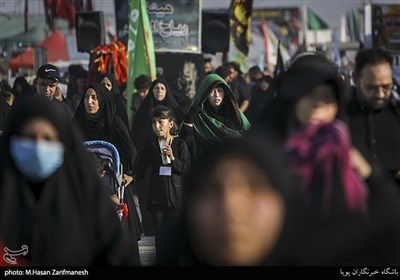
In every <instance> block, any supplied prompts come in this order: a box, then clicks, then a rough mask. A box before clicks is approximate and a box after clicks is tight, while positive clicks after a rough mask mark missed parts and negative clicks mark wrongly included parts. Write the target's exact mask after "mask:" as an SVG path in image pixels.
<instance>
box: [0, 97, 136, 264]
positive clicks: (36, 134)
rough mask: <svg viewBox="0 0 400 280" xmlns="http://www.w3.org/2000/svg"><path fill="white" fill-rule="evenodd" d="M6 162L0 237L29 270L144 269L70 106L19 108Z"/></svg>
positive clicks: (10, 126)
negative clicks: (23, 251) (19, 253)
mask: <svg viewBox="0 0 400 280" xmlns="http://www.w3.org/2000/svg"><path fill="white" fill-rule="evenodd" d="M0 155H1V158H0V161H1V164H0V202H1V203H0V236H1V238H2V240H3V242H4V245H5V247H7V248H8V249H9V250H21V249H26V254H25V255H24V256H23V257H24V260H23V262H25V263H27V264H30V265H47V266H57V265H64V266H87V265H139V264H140V262H139V259H137V258H136V256H135V254H134V251H133V250H132V248H133V244H132V243H131V242H130V241H129V240H128V239H127V236H126V235H125V233H124V231H123V230H122V227H121V225H120V222H119V220H118V217H117V215H116V214H115V209H114V207H113V206H112V204H111V203H110V199H109V198H108V197H107V194H106V193H105V191H104V189H102V188H101V187H100V186H101V182H100V180H99V178H98V176H97V174H96V172H95V170H94V166H93V164H92V163H91V159H90V158H89V156H88V154H87V152H86V151H85V149H84V147H83V145H82V139H81V137H80V134H79V133H78V131H77V130H76V128H75V127H74V126H73V124H72V123H71V121H70V118H69V117H68V113H67V112H66V111H65V108H64V107H63V106H59V105H58V104H56V103H54V102H50V101H48V100H46V99H44V98H41V97H38V98H34V99H23V100H20V102H18V103H17V104H16V105H15V107H14V108H13V110H12V111H11V113H10V116H9V119H8V122H7V127H6V130H5V131H4V135H3V137H2V141H1V144H0ZM21 257H22V256H21ZM17 262H18V258H17Z"/></svg>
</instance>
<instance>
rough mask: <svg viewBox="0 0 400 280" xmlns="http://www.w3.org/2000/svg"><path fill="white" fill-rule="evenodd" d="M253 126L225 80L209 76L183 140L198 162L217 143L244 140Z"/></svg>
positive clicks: (185, 125) (187, 120) (201, 87)
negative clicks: (233, 138)
mask: <svg viewBox="0 0 400 280" xmlns="http://www.w3.org/2000/svg"><path fill="white" fill-rule="evenodd" d="M250 127H251V126H250V123H249V121H248V120H247V118H246V116H245V115H244V114H243V113H242V112H241V111H240V110H239V107H238V105H237V101H236V99H235V97H234V95H233V93H232V91H231V89H230V88H229V86H228V85H227V84H226V82H225V80H224V79H223V78H221V77H220V76H219V75H217V74H209V75H206V76H204V77H203V78H202V79H201V80H200V82H199V85H198V88H197V95H196V96H195V98H194V100H193V103H192V105H191V106H190V108H189V111H188V113H187V115H186V118H185V121H184V122H183V126H182V128H181V137H182V138H183V139H185V141H186V143H187V144H188V146H189V149H190V150H191V153H192V159H193V160H194V161H195V162H197V161H198V160H200V159H201V158H202V157H203V156H205V155H206V154H207V150H208V148H209V147H210V146H211V145H213V144H214V143H216V142H219V141H223V140H224V139H227V138H232V137H240V136H242V134H243V132H245V131H246V130H249V129H250Z"/></svg>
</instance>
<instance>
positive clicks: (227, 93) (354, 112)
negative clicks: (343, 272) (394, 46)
mask: <svg viewBox="0 0 400 280" xmlns="http://www.w3.org/2000/svg"><path fill="white" fill-rule="evenodd" d="M204 67H205V75H204V76H203V77H201V78H200V79H199V81H197V93H196V95H195V97H194V98H193V99H192V100H186V99H184V98H182V97H181V96H176V94H175V93H174V92H172V91H171V90H170V89H169V86H168V83H167V81H165V80H164V79H163V78H162V77H161V76H158V77H157V78H156V79H155V80H153V81H152V80H151V79H150V77H148V76H145V75H141V76H139V77H137V78H136V79H135V81H134V86H135V89H136V92H135V93H134V94H133V98H132V102H131V103H130V104H128V102H127V93H126V84H125V85H124V84H123V85H118V84H117V82H116V79H115V77H114V75H113V74H112V73H106V74H101V75H98V77H97V78H96V80H95V82H92V83H90V84H87V77H88V73H87V71H86V70H85V69H84V68H82V67H81V66H79V65H71V66H70V67H69V69H68V70H69V71H68V76H67V77H66V78H67V80H65V79H64V78H65V77H64V78H62V77H60V73H59V70H58V69H57V67H55V66H54V65H51V64H45V65H42V66H41V67H40V68H39V69H38V71H37V77H36V81H35V85H33V86H32V85H30V84H29V83H28V82H27V81H26V79H25V78H24V77H22V76H21V77H17V78H16V79H15V81H14V83H13V85H12V87H11V86H10V85H8V84H7V82H6V81H2V86H1V95H0V130H1V136H0V247H1V248H2V249H4V250H2V252H3V251H4V252H5V255H4V258H3V263H2V264H4V265H9V264H10V263H9V262H7V263H5V262H4V260H10V259H11V260H13V261H14V262H15V263H16V264H18V265H40V266H59V265H62V266H69V265H72V266H90V265H97V266H99V265H101V266H140V265H141V260H140V255H139V249H138V241H139V240H140V239H141V238H142V237H143V236H145V235H154V236H155V244H156V245H155V248H156V260H155V262H154V265H156V266H264V265H266V266H303V265H306V266H310V265H311V266H332V265H333V266H398V265H400V197H399V195H400V193H399V191H400V189H399V187H400V186H399V184H400V111H399V100H398V95H397V92H396V86H397V84H396V80H395V79H394V78H393V72H392V71H393V58H392V56H391V54H390V53H389V52H387V51H385V50H383V49H363V50H359V51H358V53H357V55H356V58H355V68H354V69H353V72H352V73H353V75H352V76H351V79H346V80H345V79H343V77H342V76H341V75H340V73H338V71H337V67H336V66H335V65H334V63H333V62H332V61H331V60H330V59H329V58H328V57H327V56H325V55H324V54H321V53H316V52H308V53H303V54H301V55H299V56H297V57H294V58H292V60H291V61H290V64H289V65H288V68H287V70H285V71H282V72H281V73H279V75H277V76H276V77H271V75H269V73H268V72H266V71H263V70H262V69H260V68H259V67H258V66H253V67H251V68H250V69H249V71H248V73H243V72H242V71H241V69H240V65H239V64H237V63H236V62H230V63H226V64H223V65H221V66H219V67H218V68H216V69H214V68H213V67H212V64H211V63H210V61H209V60H205V61H204ZM349 80H351V83H349V82H348V81H349ZM127 107H130V108H128V109H130V110H131V111H132V118H131V119H129V118H128V114H127ZM88 140H103V141H107V142H109V143H111V144H113V145H114V146H115V147H116V148H117V150H118V152H119V155H120V161H121V163H122V166H123V173H124V174H123V180H124V185H125V187H124V189H125V195H124V205H125V208H124V211H125V212H124V217H123V218H122V219H119V218H118V213H117V211H116V209H117V208H118V207H119V206H120V201H119V200H118V198H117V199H115V197H116V193H115V190H114V188H111V187H110V186H107V185H106V184H107V183H105V182H107V181H105V180H103V179H102V178H103V176H104V174H105V172H106V168H105V163H104V162H103V161H102V160H101V159H99V157H96V156H93V154H91V153H90V152H88V151H87V150H86V148H85V147H84V145H83V144H82V143H83V141H88ZM108 171H109V170H108ZM22 249H26V253H24V254H22V255H21V254H20V255H15V256H12V255H8V254H9V252H11V251H18V250H22ZM6 255H7V256H6ZM6 257H8V258H6Z"/></svg>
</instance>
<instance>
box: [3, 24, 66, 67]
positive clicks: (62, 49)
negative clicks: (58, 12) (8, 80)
mask: <svg viewBox="0 0 400 280" xmlns="http://www.w3.org/2000/svg"><path fill="white" fill-rule="evenodd" d="M36 46H37V47H45V48H46V49H47V62H48V63H52V62H55V61H57V60H69V56H68V49H67V44H66V41H65V38H64V36H63V35H62V33H61V32H59V31H54V32H53V33H52V34H50V36H49V37H47V38H46V39H44V40H43V41H41V42H39V43H37V44H36ZM33 53H34V48H28V49H27V50H26V51H25V52H23V53H21V54H19V55H18V56H16V57H14V58H13V59H11V60H10V62H9V63H8V66H9V67H10V68H11V69H12V70H18V68H33V67H34V65H33V64H34V60H33Z"/></svg>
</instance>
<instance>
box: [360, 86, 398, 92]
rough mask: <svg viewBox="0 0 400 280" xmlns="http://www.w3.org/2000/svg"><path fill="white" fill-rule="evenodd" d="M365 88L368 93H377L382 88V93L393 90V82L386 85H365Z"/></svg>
mask: <svg viewBox="0 0 400 280" xmlns="http://www.w3.org/2000/svg"><path fill="white" fill-rule="evenodd" d="M365 89H366V90H367V91H368V92H370V93H377V92H379V91H380V89H382V91H383V92H384V93H388V92H391V91H392V90H393V84H386V85H365Z"/></svg>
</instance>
